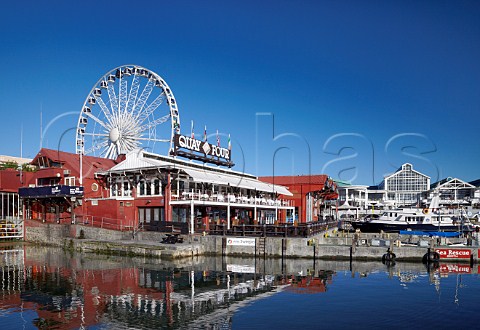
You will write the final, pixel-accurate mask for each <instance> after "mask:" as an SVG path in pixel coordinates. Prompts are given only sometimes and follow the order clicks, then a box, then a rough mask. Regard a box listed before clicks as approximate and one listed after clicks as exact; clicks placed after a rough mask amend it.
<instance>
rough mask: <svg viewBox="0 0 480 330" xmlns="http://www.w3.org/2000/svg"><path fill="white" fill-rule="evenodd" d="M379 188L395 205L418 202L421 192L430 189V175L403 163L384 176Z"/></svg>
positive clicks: (388, 200)
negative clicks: (394, 170)
mask: <svg viewBox="0 0 480 330" xmlns="http://www.w3.org/2000/svg"><path fill="white" fill-rule="evenodd" d="M379 189H381V190H385V191H386V193H387V200H386V201H385V202H390V203H393V204H395V205H396V206H406V205H412V204H418V203H419V201H420V198H421V194H422V193H423V192H425V191H428V190H430V177H429V176H428V175H425V174H422V173H420V172H418V171H415V170H414V169H413V166H412V164H409V163H405V164H403V165H402V167H400V168H399V169H398V170H397V171H396V172H395V173H393V174H391V175H388V176H386V177H385V178H384V179H383V181H382V183H380V185H379Z"/></svg>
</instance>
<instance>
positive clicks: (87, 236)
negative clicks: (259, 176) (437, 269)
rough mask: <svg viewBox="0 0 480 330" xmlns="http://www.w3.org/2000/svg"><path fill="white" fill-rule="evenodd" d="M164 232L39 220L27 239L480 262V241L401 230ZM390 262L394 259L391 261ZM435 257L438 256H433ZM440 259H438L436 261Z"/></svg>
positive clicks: (137, 249) (115, 247)
mask: <svg viewBox="0 0 480 330" xmlns="http://www.w3.org/2000/svg"><path fill="white" fill-rule="evenodd" d="M165 235H166V234H165V233H158V232H138V233H136V234H135V235H132V232H121V231H115V230H109V229H101V228H94V227H88V226H82V225H75V224H74V225H59V224H41V225H38V223H37V225H36V226H29V225H27V226H26V236H25V238H26V241H27V242H32V243H36V244H45V245H54V246H61V247H63V248H65V249H72V250H77V251H84V252H95V253H102V254H115V255H130V256H144V257H151V258H160V259H165V260H173V259H182V258H191V257H196V256H229V257H255V258H281V259H286V260H287V259H296V258H310V259H324V260H346V261H368V260H379V261H382V259H383V261H385V260H384V259H385V254H386V253H387V252H390V253H393V254H394V260H392V261H412V262H417V261H418V262H422V260H423V259H424V257H425V255H427V254H428V253H429V252H435V253H438V254H439V258H441V259H443V260H442V261H447V262H448V261H453V262H457V261H458V262H463V263H471V264H473V263H478V259H479V250H480V247H479V246H478V242H477V241H474V242H473V243H474V245H466V244H464V243H466V239H464V238H449V239H446V238H442V239H441V240H437V239H436V238H429V237H416V236H414V237H412V236H408V237H407V236H405V235H400V234H392V233H389V234H372V233H346V232H338V231H337V230H336V228H332V229H329V230H328V231H325V232H323V233H321V234H316V235H313V236H310V237H239V236H220V235H199V234H196V235H181V236H182V240H181V243H180V241H179V243H175V244H166V243H162V241H164V238H165V237H166V236H165ZM388 261H390V260H388ZM432 261H434V260H432ZM435 261H438V260H435Z"/></svg>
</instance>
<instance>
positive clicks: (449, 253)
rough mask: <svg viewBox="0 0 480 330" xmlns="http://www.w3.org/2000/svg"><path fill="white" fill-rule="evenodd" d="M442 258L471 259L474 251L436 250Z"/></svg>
mask: <svg viewBox="0 0 480 330" xmlns="http://www.w3.org/2000/svg"><path fill="white" fill-rule="evenodd" d="M435 252H437V253H438V254H439V255H440V258H470V256H471V254H472V251H470V250H466V249H435Z"/></svg>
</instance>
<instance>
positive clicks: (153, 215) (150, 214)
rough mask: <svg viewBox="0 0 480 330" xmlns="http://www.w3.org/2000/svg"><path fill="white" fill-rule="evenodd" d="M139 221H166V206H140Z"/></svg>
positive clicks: (148, 222)
mask: <svg viewBox="0 0 480 330" xmlns="http://www.w3.org/2000/svg"><path fill="white" fill-rule="evenodd" d="M138 221H139V222H140V223H141V224H143V223H147V224H150V223H152V222H156V223H158V222H160V221H165V208H164V207H139V208H138Z"/></svg>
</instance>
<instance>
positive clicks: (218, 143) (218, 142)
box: [217, 129, 220, 147]
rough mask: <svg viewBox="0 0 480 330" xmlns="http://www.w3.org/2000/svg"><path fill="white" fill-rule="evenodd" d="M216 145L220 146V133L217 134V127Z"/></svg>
mask: <svg viewBox="0 0 480 330" xmlns="http://www.w3.org/2000/svg"><path fill="white" fill-rule="evenodd" d="M217 146H218V147H220V135H218V129H217Z"/></svg>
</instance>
